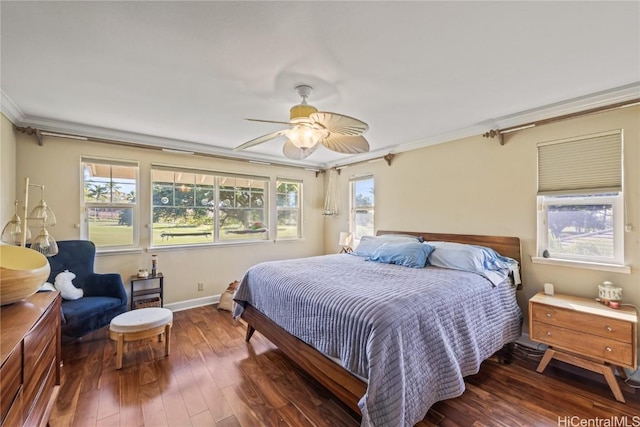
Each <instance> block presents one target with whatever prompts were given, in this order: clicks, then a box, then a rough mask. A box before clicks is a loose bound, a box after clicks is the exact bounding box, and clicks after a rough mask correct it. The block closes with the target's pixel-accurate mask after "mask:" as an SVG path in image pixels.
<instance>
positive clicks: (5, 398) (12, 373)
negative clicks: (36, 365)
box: [0, 346, 22, 420]
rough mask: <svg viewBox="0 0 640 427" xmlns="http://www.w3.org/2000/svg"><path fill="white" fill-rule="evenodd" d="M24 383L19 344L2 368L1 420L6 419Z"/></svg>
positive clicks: (0, 385) (0, 376)
mask: <svg viewBox="0 0 640 427" xmlns="http://www.w3.org/2000/svg"><path fill="white" fill-rule="evenodd" d="M21 384H22V347H21V346H17V347H16V348H15V349H14V350H13V352H12V353H11V355H10V356H9V358H8V359H7V361H6V362H5V363H4V365H2V369H0V390H2V397H0V410H1V412H0V420H4V419H5V417H6V416H7V413H8V412H9V408H10V407H11V404H12V403H13V402H14V400H15V399H16V396H17V395H18V392H19V391H20V385H21Z"/></svg>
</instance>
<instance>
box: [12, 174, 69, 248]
mask: <svg viewBox="0 0 640 427" xmlns="http://www.w3.org/2000/svg"><path fill="white" fill-rule="evenodd" d="M24 182H25V184H24V187H25V188H24V211H23V212H24V225H23V224H22V221H21V220H20V217H19V216H18V202H17V201H16V213H15V215H14V216H13V218H11V221H9V222H8V223H7V225H5V227H4V229H3V230H2V237H1V239H2V241H3V242H5V243H10V244H12V245H16V246H23V247H26V245H27V239H30V238H31V232H30V231H29V221H39V222H41V227H42V230H41V231H40V234H38V236H36V238H35V239H34V240H33V241H32V242H31V249H33V250H35V251H37V252H40V253H41V254H43V255H45V256H48V257H49V256H53V255H55V254H57V253H58V244H57V243H56V241H55V239H54V238H53V237H52V236H50V235H49V232H48V231H47V226H53V225H55V224H56V216H55V214H54V213H53V211H52V210H51V208H49V207H48V206H47V203H46V202H45V201H44V185H40V184H30V183H29V178H25V179H24ZM29 187H40V192H41V199H40V202H39V203H38V205H37V206H36V207H35V208H33V210H32V211H31V215H29V216H27V212H28V206H29Z"/></svg>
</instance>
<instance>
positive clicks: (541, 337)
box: [531, 316, 634, 368]
mask: <svg viewBox="0 0 640 427" xmlns="http://www.w3.org/2000/svg"><path fill="white" fill-rule="evenodd" d="M591 319H595V316H591ZM581 326H582V327H583V328H584V327H585V325H584V324H583V325H581ZM531 339H533V340H534V341H539V342H541V343H544V344H548V345H551V346H553V347H558V348H559V349H563V350H567V351H571V352H573V353H578V354H581V355H584V356H587V357H589V356H590V357H594V358H596V359H599V360H605V361H607V362H610V363H614V364H616V365H619V366H624V367H628V368H633V366H634V360H633V348H632V345H631V344H630V343H622V342H620V341H616V340H613V339H608V338H603V337H599V336H594V335H591V334H586V333H583V332H578V331H575V330H570V329H565V328H561V327H558V326H555V325H552V324H549V323H543V322H538V321H535V320H534V321H533V322H532V330H531Z"/></svg>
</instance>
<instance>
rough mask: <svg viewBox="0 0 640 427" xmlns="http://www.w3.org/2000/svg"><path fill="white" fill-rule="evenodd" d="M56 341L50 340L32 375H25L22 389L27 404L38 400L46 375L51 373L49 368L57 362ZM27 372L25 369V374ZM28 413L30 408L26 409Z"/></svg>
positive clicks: (32, 370)
mask: <svg viewBox="0 0 640 427" xmlns="http://www.w3.org/2000/svg"><path fill="white" fill-rule="evenodd" d="M55 344H56V343H55V340H54V339H51V337H49V338H48V345H47V346H46V347H45V349H44V350H43V352H42V353H41V357H40V358H39V359H38V363H36V364H35V365H34V366H33V369H31V372H30V375H29V376H27V375H25V377H24V387H23V389H22V393H23V396H24V399H25V402H32V403H33V402H34V400H35V399H36V397H37V395H38V392H39V390H40V388H41V387H42V384H43V383H44V381H45V380H46V375H47V374H48V371H49V366H50V365H51V364H52V363H55V361H56V345H55ZM26 372H27V370H26V367H25V374H26ZM25 409H26V410H27V411H29V410H30V408H28V407H27V408H25Z"/></svg>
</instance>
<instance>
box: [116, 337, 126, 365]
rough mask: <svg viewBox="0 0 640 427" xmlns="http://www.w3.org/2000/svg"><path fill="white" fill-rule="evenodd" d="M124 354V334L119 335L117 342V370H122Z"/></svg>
mask: <svg viewBox="0 0 640 427" xmlns="http://www.w3.org/2000/svg"><path fill="white" fill-rule="evenodd" d="M123 353H124V334H118V339H117V341H116V369H122V356H123Z"/></svg>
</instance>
